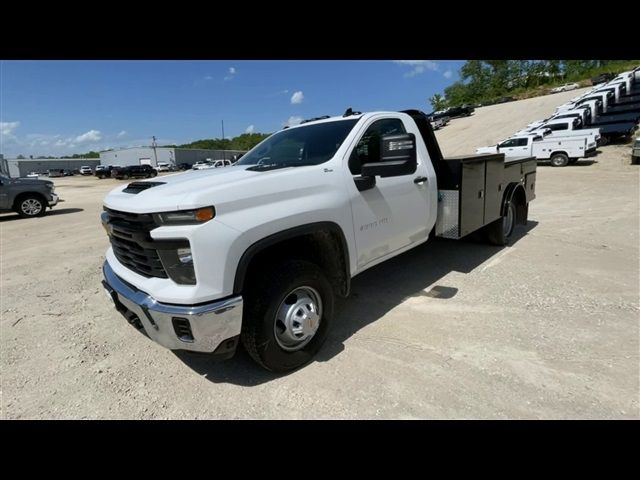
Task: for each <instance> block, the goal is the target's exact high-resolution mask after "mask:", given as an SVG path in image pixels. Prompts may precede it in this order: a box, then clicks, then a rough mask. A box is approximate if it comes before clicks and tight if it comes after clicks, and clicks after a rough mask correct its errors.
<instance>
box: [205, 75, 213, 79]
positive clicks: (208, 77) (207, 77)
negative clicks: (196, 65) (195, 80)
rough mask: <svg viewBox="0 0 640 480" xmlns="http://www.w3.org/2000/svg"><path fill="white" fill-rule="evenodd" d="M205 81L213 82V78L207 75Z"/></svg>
mask: <svg viewBox="0 0 640 480" xmlns="http://www.w3.org/2000/svg"><path fill="white" fill-rule="evenodd" d="M204 79H205V80H213V77H212V76H211V75H207V76H206V77H204Z"/></svg>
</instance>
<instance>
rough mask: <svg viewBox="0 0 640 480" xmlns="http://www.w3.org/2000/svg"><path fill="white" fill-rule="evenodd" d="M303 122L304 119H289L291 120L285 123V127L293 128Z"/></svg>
mask: <svg viewBox="0 0 640 480" xmlns="http://www.w3.org/2000/svg"><path fill="white" fill-rule="evenodd" d="M300 122H302V117H289V120H287V121H286V122H285V126H289V127H292V126H293V125H298V124H299V123H300Z"/></svg>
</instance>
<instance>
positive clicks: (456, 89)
mask: <svg viewBox="0 0 640 480" xmlns="http://www.w3.org/2000/svg"><path fill="white" fill-rule="evenodd" d="M638 64H640V61H638V60H634V61H630V60H468V61H467V62H465V63H464V65H463V66H462V67H461V68H460V72H459V73H460V80H459V81H457V82H455V83H454V84H452V85H450V86H448V87H447V88H445V89H444V94H439V93H436V94H435V95H433V96H432V97H431V98H429V103H431V106H432V107H433V109H434V110H442V109H444V108H447V107H455V106H460V105H465V104H466V105H473V104H479V103H480V104H487V103H493V102H494V101H495V100H497V99H498V98H500V97H503V96H512V97H515V98H518V99H520V98H529V97H534V96H538V95H546V94H548V93H549V90H550V89H551V88H553V87H554V86H557V85H560V84H562V83H567V82H578V83H581V84H583V86H588V85H590V84H591V82H590V80H589V79H590V78H591V77H593V76H595V75H598V74H600V73H605V72H614V73H618V72H622V71H625V70H631V69H633V68H635V67H637V66H638Z"/></svg>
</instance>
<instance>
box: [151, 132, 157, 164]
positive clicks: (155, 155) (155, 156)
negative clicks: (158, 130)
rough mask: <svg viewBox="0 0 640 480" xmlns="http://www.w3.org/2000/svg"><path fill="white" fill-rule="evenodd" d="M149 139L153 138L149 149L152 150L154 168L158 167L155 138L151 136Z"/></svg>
mask: <svg viewBox="0 0 640 480" xmlns="http://www.w3.org/2000/svg"><path fill="white" fill-rule="evenodd" d="M151 138H153V142H151V148H153V158H154V160H155V161H156V165H155V166H156V167H157V166H158V154H157V153H156V145H157V144H156V136H155V135H154V136H152V137H151Z"/></svg>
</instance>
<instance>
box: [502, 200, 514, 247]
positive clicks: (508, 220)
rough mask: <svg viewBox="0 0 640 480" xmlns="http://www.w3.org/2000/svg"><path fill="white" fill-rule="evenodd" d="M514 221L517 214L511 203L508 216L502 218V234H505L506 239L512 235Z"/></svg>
mask: <svg viewBox="0 0 640 480" xmlns="http://www.w3.org/2000/svg"><path fill="white" fill-rule="evenodd" d="M514 221H515V214H514V211H513V203H512V202H509V204H508V205H507V214H506V215H505V216H504V217H502V233H503V234H504V236H505V238H506V237H508V236H509V235H511V231H512V230H513V223H514Z"/></svg>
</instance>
